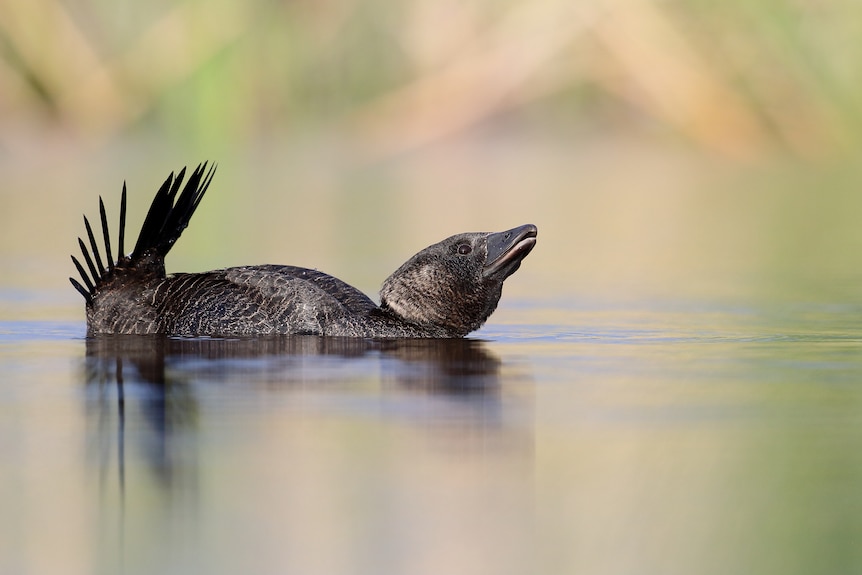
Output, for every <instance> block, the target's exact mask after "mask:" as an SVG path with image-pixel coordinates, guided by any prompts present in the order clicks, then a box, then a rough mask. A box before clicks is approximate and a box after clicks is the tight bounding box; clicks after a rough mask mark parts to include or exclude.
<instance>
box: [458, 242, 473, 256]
mask: <svg viewBox="0 0 862 575" xmlns="http://www.w3.org/2000/svg"><path fill="white" fill-rule="evenodd" d="M472 251H473V248H472V247H470V246H469V245H467V244H461V245H459V246H458V253H459V254H461V255H462V256H466V255H467V254H469V253H470V252H472Z"/></svg>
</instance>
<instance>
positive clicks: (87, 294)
mask: <svg viewBox="0 0 862 575" xmlns="http://www.w3.org/2000/svg"><path fill="white" fill-rule="evenodd" d="M72 259H75V258H74V257H73V258H72ZM69 281H70V282H72V285H73V286H74V287H75V289H76V290H78V293H79V294H81V295H82V296H84V299H85V300H87V302H88V303H89V302H91V301H93V296H91V295H90V290H88V289H86V288H85V287H84V286H82V285H81V284H80V283H79V282H78V280H76V279H75V278H69Z"/></svg>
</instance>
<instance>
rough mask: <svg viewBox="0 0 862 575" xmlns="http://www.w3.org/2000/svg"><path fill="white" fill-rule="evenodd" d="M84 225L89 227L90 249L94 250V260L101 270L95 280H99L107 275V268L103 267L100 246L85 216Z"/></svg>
mask: <svg viewBox="0 0 862 575" xmlns="http://www.w3.org/2000/svg"><path fill="white" fill-rule="evenodd" d="M84 225H85V226H86V227H87V236H89V238H90V247H91V248H92V249H93V259H94V260H95V261H96V267H97V268H99V275H97V276H96V277H95V278H94V279H96V280H98V279H99V278H100V277H102V274H104V273H105V266H104V265H102V256H100V255H99V245H98V244H97V243H96V236H94V235H93V228H91V227H90V220H88V219H87V216H84Z"/></svg>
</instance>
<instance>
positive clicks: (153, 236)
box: [132, 162, 215, 262]
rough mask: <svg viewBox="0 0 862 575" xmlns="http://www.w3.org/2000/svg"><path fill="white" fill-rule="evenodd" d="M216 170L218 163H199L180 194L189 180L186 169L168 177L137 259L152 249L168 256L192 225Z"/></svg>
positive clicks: (146, 223)
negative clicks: (192, 219) (186, 179)
mask: <svg viewBox="0 0 862 575" xmlns="http://www.w3.org/2000/svg"><path fill="white" fill-rule="evenodd" d="M214 173H215V166H212V167H211V168H210V169H209V170H208V171H207V164H206V162H205V163H203V164H200V165H198V167H197V168H196V169H195V171H194V172H192V175H191V176H190V177H189V180H188V182H187V183H186V185H185V187H184V188H183V191H182V193H181V194H180V195H179V197H177V193H178V192H179V189H180V186H182V184H183V179H185V175H186V169H185V168H183V169H182V170H180V172H179V173H178V174H177V175H176V177H174V174H173V173H171V175H170V176H168V179H166V180H165V182H164V183H163V184H162V187H161V188H159V191H158V192H157V193H156V197H155V198H154V199H153V203H152V205H150V210H149V212H147V217H146V218H145V219H144V225H143V226H141V233H140V234H139V235H138V241H137V243H136V244H135V249H134V251H133V252H132V261H133V262H134V261H135V260H136V259H138V258H141V257H143V256H144V254H146V253H149V252H154V253H155V254H156V255H157V256H159V257H162V258H164V257H165V256H166V255H167V253H168V252H169V251H170V250H171V248H172V247H173V245H174V243H176V241H177V239H179V237H180V235H181V234H182V233H183V230H185V229H186V227H187V226H188V225H189V220H191V218H192V215H193V214H194V213H195V210H196V209H197V207H198V204H200V201H201V199H202V198H203V195H204V193H205V192H206V191H207V188H208V187H209V185H210V182H211V181H212V178H213V174H214ZM175 200H176V201H175Z"/></svg>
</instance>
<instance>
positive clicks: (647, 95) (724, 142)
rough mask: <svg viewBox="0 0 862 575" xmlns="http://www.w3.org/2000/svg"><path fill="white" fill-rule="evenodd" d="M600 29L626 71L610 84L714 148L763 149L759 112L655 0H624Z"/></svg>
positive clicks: (740, 153)
mask: <svg viewBox="0 0 862 575" xmlns="http://www.w3.org/2000/svg"><path fill="white" fill-rule="evenodd" d="M594 32H595V35H596V37H597V38H598V40H599V42H600V43H601V45H602V46H603V47H604V48H605V49H606V50H607V51H608V52H609V53H610V54H611V55H612V57H613V59H614V60H615V61H616V62H617V64H618V65H619V66H620V68H621V69H622V72H623V78H624V85H623V86H616V87H614V86H613V85H609V87H612V89H613V88H616V89H617V90H620V89H621V90H622V91H623V93H624V96H625V97H627V98H628V99H630V100H633V101H635V102H636V103H637V104H638V105H640V106H642V107H643V108H644V109H646V110H647V111H649V112H650V113H651V114H653V115H654V116H656V117H657V118H658V119H660V120H662V121H664V122H666V123H668V124H670V125H671V126H674V127H675V128H676V129H677V130H679V131H680V132H681V133H683V134H685V135H686V136H688V137H689V138H691V139H693V140H695V141H697V142H698V143H700V144H702V145H704V146H705V147H707V148H709V149H712V150H714V151H718V152H720V153H722V154H725V155H728V156H732V157H739V158H749V157H752V156H755V155H757V154H759V153H760V152H761V151H762V148H763V145H764V138H765V135H764V133H763V130H762V128H761V124H760V121H759V120H758V118H757V117H756V116H754V114H753V113H752V112H751V109H750V108H749V107H748V106H747V105H746V103H745V102H744V101H743V100H742V99H741V98H740V97H739V95H738V94H737V93H735V92H734V91H733V89H732V88H730V87H729V86H727V85H726V83H725V82H724V81H723V79H722V78H721V77H720V76H719V75H718V74H716V73H714V72H713V70H712V69H711V68H710V65H709V63H708V61H707V60H706V59H705V58H704V57H702V56H701V55H700V54H698V52H697V50H696V49H695V47H694V46H693V45H692V44H691V43H690V42H688V41H687V40H686V38H685V36H684V35H683V34H682V33H680V31H679V30H678V29H677V27H676V26H675V25H674V22H673V21H672V19H671V18H670V17H669V16H668V15H667V14H665V13H664V12H662V11H661V9H660V8H659V6H658V5H657V4H656V3H655V2H651V1H649V0H619V1H617V2H615V4H614V9H613V10H612V11H611V12H609V13H607V14H606V15H605V17H604V18H603V19H602V20H601V21H600V22H599V24H598V25H597V26H596V27H595V28H594ZM631 86H634V87H635V88H636V89H635V90H632V89H631Z"/></svg>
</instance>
